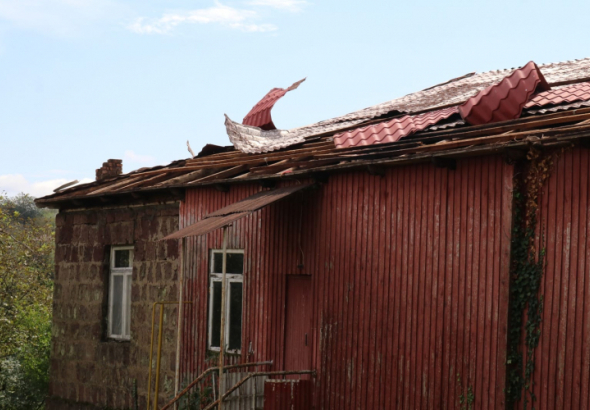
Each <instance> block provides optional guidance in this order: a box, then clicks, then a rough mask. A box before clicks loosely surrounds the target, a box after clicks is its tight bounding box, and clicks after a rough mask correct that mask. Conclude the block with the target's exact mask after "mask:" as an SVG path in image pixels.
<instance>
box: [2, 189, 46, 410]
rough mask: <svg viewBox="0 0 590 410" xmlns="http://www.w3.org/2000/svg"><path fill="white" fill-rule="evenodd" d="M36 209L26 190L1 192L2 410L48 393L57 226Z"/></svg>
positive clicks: (37, 401)
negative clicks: (6, 194) (8, 195)
mask: <svg viewBox="0 0 590 410" xmlns="http://www.w3.org/2000/svg"><path fill="white" fill-rule="evenodd" d="M36 211H37V210H36V209H34V203H33V198H32V197H30V196H28V195H23V194H21V195H19V196H17V197H15V198H5V197H2V196H0V410H4V409H6V410H8V409H11V410H20V409H23V410H24V409H39V408H42V407H43V402H44V398H45V396H46V394H47V387H48V381H49V377H48V371H49V352H50V345H51V314H52V311H51V305H52V296H53V254H54V225H53V218H51V217H49V216H47V215H46V214H44V213H43V212H36ZM21 212H22V213H21ZM25 215H26V217H25Z"/></svg>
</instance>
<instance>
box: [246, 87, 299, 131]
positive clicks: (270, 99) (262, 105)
mask: <svg viewBox="0 0 590 410" xmlns="http://www.w3.org/2000/svg"><path fill="white" fill-rule="evenodd" d="M304 81H305V78H304V79H303V80H299V81H297V82H296V83H293V85H291V86H290V87H289V88H286V89H283V88H273V89H272V90H270V91H269V92H268V94H266V95H265V96H264V97H262V100H260V101H259V102H258V103H257V104H256V105H255V106H254V107H252V109H251V110H250V112H249V113H248V114H246V116H245V117H244V119H243V120H242V124H244V125H251V126H253V127H258V128H261V129H263V130H275V129H277V127H275V125H274V124H273V122H272V117H271V115H270V112H271V110H272V107H274V105H275V103H276V102H277V101H278V100H280V99H281V98H282V97H283V96H284V95H285V94H287V92H289V91H292V90H295V89H297V87H299V85H300V84H301V83H302V82H304Z"/></svg>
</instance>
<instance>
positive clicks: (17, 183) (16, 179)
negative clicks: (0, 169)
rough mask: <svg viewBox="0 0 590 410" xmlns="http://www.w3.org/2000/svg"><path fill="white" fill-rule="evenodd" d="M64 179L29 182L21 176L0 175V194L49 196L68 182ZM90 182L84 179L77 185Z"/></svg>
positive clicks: (90, 180)
mask: <svg viewBox="0 0 590 410" xmlns="http://www.w3.org/2000/svg"><path fill="white" fill-rule="evenodd" d="M70 181H71V180H69V179H65V178H57V179H49V180H44V181H36V182H31V181H29V180H28V179H27V178H25V176H24V175H22V174H7V175H0V193H1V194H3V193H6V194H7V195H8V196H13V195H16V194H19V193H21V192H24V193H25V194H29V195H31V196H34V197H41V196H45V195H50V194H52V193H53V190H54V189H55V188H57V187H58V186H60V185H63V184H65V183H68V182H70ZM87 182H92V179H89V178H84V179H82V180H81V181H80V182H79V183H80V184H85V183H87Z"/></svg>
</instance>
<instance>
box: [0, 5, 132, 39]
mask: <svg viewBox="0 0 590 410" xmlns="http://www.w3.org/2000/svg"><path fill="white" fill-rule="evenodd" d="M125 9H126V7H124V6H121V5H118V4H115V3H114V2H113V1H112V0H0V22H2V21H4V22H7V23H8V25H9V27H16V28H20V29H28V30H36V31H41V32H44V33H50V34H56V35H61V36H65V35H71V34H75V33H78V31H80V30H82V29H87V28H88V26H89V25H90V24H92V23H94V22H98V21H103V20H116V19H118V18H120V17H121V16H122V13H123V12H124V10H125Z"/></svg>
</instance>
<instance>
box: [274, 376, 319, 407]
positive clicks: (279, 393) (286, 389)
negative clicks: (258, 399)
mask: <svg viewBox="0 0 590 410" xmlns="http://www.w3.org/2000/svg"><path fill="white" fill-rule="evenodd" d="M311 388H312V386H311V382H310V381H309V380H267V381H266V383H265V384H264V410H309V409H310V408H311V405H312V404H311Z"/></svg>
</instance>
